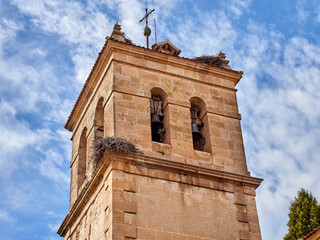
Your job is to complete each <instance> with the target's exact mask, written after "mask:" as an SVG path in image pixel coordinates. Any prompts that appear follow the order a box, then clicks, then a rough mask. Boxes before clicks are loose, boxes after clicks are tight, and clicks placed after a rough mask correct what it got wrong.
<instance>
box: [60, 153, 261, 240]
mask: <svg viewBox="0 0 320 240" xmlns="http://www.w3.org/2000/svg"><path fill="white" fill-rule="evenodd" d="M111 162H122V163H125V164H128V165H131V166H142V167H146V168H148V169H156V170H160V171H165V172H168V173H175V174H176V173H179V174H183V175H190V176H192V177H196V178H199V177H200V178H206V179H212V180H218V181H227V182H233V183H237V184H243V185H248V186H250V187H254V188H257V187H258V186H259V185H260V183H261V182H262V180H263V179H261V178H256V177H251V176H246V175H240V174H236V173H231V172H225V171H221V170H215V169H209V168H204V167H200V166H195V165H190V164H185V163H179V162H174V161H169V160H164V159H161V158H155V157H150V156H144V155H142V154H126V155H124V154H109V155H107V156H106V157H105V158H104V159H103V160H101V162H100V164H99V166H98V168H97V170H96V171H95V173H94V174H93V176H92V177H91V179H90V180H89V181H88V182H87V183H86V184H85V186H84V187H83V188H82V191H81V192H80V194H79V196H78V198H77V200H76V202H75V203H74V205H73V206H72V208H71V209H70V211H69V213H68V214H67V216H66V217H65V219H64V220H63V222H62V224H61V226H60V228H59V230H58V232H57V233H58V234H59V235H60V236H64V235H65V233H66V232H67V230H68V228H69V227H70V223H71V222H72V220H74V218H75V217H77V215H78V214H80V212H81V210H82V209H83V208H84V206H85V204H86V203H87V202H88V199H89V198H90V196H91V195H92V193H93V192H94V190H95V188H96V187H97V185H98V184H99V183H100V182H101V180H102V178H103V174H104V173H105V171H106V169H107V168H108V167H109V166H110V163H111ZM114 169H117V168H114ZM128 169H130V168H128ZM112 170H113V168H112V167H111V168H110V171H112ZM127 171H128V172H130V170H127ZM130 173H132V174H137V175H143V176H149V175H148V174H146V173H137V172H130ZM149 177H151V176H149ZM153 177H155V176H153ZM156 177H157V178H161V176H156ZM166 180H169V181H170V179H166ZM171 181H175V180H171ZM181 182H182V180H181ZM220 190H222V191H223V189H220Z"/></svg>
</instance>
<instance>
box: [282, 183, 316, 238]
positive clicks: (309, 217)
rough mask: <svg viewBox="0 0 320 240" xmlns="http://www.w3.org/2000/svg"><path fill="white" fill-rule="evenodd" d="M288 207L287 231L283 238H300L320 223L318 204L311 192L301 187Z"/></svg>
mask: <svg viewBox="0 0 320 240" xmlns="http://www.w3.org/2000/svg"><path fill="white" fill-rule="evenodd" d="M289 209H290V212H289V221H288V223H287V225H288V227H289V232H288V233H287V235H286V236H285V237H284V240H297V239H299V238H302V237H304V236H305V235H307V234H308V233H309V232H311V231H312V229H314V228H315V227H317V226H319V225H320V206H319V205H318V202H317V200H316V199H315V197H313V196H312V194H311V192H310V193H309V192H308V191H307V190H305V189H303V188H301V190H300V191H299V192H298V195H297V197H295V198H294V201H292V202H291V205H290V208H289Z"/></svg>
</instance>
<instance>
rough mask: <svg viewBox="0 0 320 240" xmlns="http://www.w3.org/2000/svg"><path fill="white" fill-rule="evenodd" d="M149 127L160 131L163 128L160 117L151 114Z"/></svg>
mask: <svg viewBox="0 0 320 240" xmlns="http://www.w3.org/2000/svg"><path fill="white" fill-rule="evenodd" d="M151 127H152V129H156V130H157V131H158V129H162V128H163V123H162V122H161V120H160V116H159V115H158V114H155V113H153V114H152V115H151Z"/></svg>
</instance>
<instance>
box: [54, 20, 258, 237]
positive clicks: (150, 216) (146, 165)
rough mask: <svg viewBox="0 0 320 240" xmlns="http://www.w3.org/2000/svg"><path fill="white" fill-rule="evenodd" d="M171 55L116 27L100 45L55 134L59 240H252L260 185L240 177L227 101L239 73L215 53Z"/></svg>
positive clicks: (233, 104)
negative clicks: (61, 142)
mask: <svg viewBox="0 0 320 240" xmlns="http://www.w3.org/2000/svg"><path fill="white" fill-rule="evenodd" d="M179 53H180V50H179V49H178V48H177V47H176V46H174V45H173V44H172V43H171V42H170V41H169V40H165V41H163V42H159V43H157V44H155V45H154V46H152V49H146V48H144V47H139V46H136V45H134V44H132V43H131V41H130V40H128V39H126V38H125V37H124V33H123V32H121V28H120V25H118V24H116V25H115V27H114V30H113V32H112V34H111V36H110V37H107V40H106V42H105V45H104V47H103V48H102V50H101V52H100V53H99V56H98V58H97V60H96V62H95V64H94V66H93V68H92V71H91V73H90V75H89V77H88V79H87V81H86V83H85V84H84V87H83V89H82V91H81V93H80V96H79V98H78V100H77V101H76V103H75V105H74V108H73V110H72V112H71V114H70V117H69V119H68V121H67V123H66V125H65V128H66V129H68V130H69V131H71V132H72V159H71V162H70V168H71V183H70V207H69V213H68V214H67V216H66V217H65V219H64V221H63V222H62V224H61V226H60V228H59V230H58V234H59V235H60V236H62V237H64V239H65V240H76V239H77V240H78V239H81V240H98V239H99V240H102V239H112V240H125V239H139V240H153V239H163V240H168V239H172V240H179V239H181V240H200V239H201V240H205V239H215V240H223V239H228V240H233V239H252V240H253V239H261V235H260V227H259V221H258V215H257V210H256V204H255V189H256V188H257V187H258V186H259V184H260V183H261V181H262V179H259V178H255V177H252V176H250V173H249V172H248V170H247V165H246V158H245V153H244V147H243V141H242V132H241V127H240V119H241V116H240V114H239V112H238V107H237V100H236V91H237V90H236V89H235V85H236V84H237V83H238V82H239V80H240V78H241V77H242V72H239V71H234V70H231V68H230V67H229V65H228V62H229V61H228V60H226V58H225V55H224V54H223V53H221V52H220V54H219V55H218V56H214V57H212V56H211V57H200V58H197V59H187V58H182V57H178V55H179ZM112 136H113V137H112ZM97 141H100V145H99V144H97ZM130 143H132V144H133V145H134V146H136V147H137V148H138V149H139V151H138V152H136V151H135V149H134V146H132V145H130ZM108 144H109V145H108ZM112 144H113V145H112ZM93 146H95V147H93ZM110 146H111V147H110ZM123 146H124V147H123ZM126 146H129V147H133V150H132V149H131V150H130V149H129V148H127V149H124V148H125V147H126ZM128 149H129V150H128ZM100 150H101V151H100ZM112 150H113V151H112ZM125 150H126V151H125ZM99 151H100V152H99ZM97 152H98V153H99V154H100V155H99V154H97ZM97 156H99V157H97Z"/></svg>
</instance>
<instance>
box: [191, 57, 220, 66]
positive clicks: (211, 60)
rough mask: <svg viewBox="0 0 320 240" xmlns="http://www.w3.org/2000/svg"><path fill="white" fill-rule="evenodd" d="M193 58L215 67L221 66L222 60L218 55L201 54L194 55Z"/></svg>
mask: <svg viewBox="0 0 320 240" xmlns="http://www.w3.org/2000/svg"><path fill="white" fill-rule="evenodd" d="M193 60H196V61H198V62H202V63H205V64H210V65H213V66H216V67H223V60H222V59H221V58H220V57H219V56H201V57H196V58H194V59H193Z"/></svg>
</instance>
